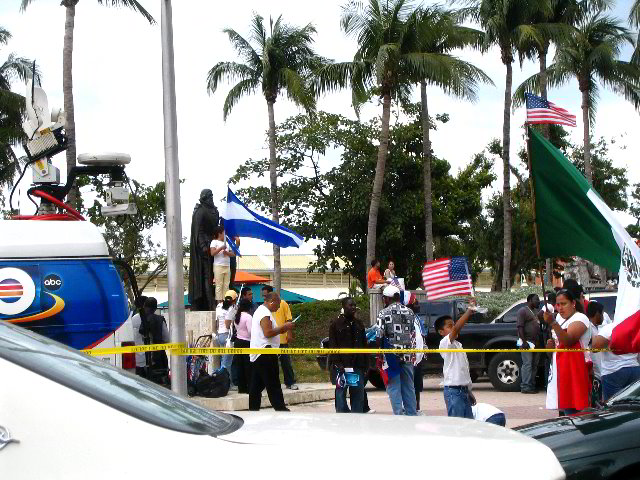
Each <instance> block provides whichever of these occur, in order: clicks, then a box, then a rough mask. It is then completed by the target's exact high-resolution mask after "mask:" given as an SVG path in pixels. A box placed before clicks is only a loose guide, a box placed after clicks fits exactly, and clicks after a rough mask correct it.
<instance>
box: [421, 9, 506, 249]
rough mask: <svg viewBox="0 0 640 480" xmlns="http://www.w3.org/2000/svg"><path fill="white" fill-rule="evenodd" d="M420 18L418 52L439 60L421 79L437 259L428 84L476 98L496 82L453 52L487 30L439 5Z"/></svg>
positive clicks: (429, 238) (427, 201)
mask: <svg viewBox="0 0 640 480" xmlns="http://www.w3.org/2000/svg"><path fill="white" fill-rule="evenodd" d="M416 21H417V23H416V29H417V35H418V51H419V52H421V53H423V54H425V55H428V56H430V57H431V58H432V59H434V60H435V61H434V62H433V63H432V64H431V67H432V68H431V69H430V70H429V71H428V72H427V73H426V75H425V76H424V77H423V78H422V79H421V80H420V100H421V106H422V112H421V113H422V114H421V117H422V157H423V162H424V163H423V177H424V223H425V248H426V254H427V260H433V212H432V201H431V200H432V199H431V155H432V150H431V140H430V139H429V130H430V122H429V106H428V102H427V85H434V86H438V87H440V88H442V89H443V90H444V91H445V92H447V93H449V94H451V95H454V96H456V97H461V98H466V99H469V100H471V101H475V100H476V86H477V84H478V82H486V83H491V84H493V82H492V81H491V79H490V78H489V77H488V76H487V75H486V74H485V73H484V72H483V71H482V70H480V69H478V68H476V67H475V66H473V65H472V64H470V63H468V62H465V61H463V60H460V59H458V58H456V57H454V56H452V55H451V54H450V52H451V51H453V50H455V49H457V48H464V47H466V46H474V47H478V46H480V45H481V44H482V40H483V36H484V32H481V31H479V30H475V29H472V28H467V27H463V26H461V25H459V24H458V18H457V14H456V13H455V12H453V11H446V10H442V8H441V7H438V6H435V7H428V8H424V9H422V10H420V12H419V15H418V16H417V18H416ZM443 67H445V68H443Z"/></svg>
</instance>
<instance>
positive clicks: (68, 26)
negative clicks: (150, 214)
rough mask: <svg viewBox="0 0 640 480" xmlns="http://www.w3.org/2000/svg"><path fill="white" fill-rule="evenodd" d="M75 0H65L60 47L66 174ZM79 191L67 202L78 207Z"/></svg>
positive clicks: (71, 160)
mask: <svg viewBox="0 0 640 480" xmlns="http://www.w3.org/2000/svg"><path fill="white" fill-rule="evenodd" d="M77 3H78V2H77V0H65V1H64V2H63V3H62V5H64V6H65V7H66V19H65V22H64V45H63V47H62V93H63V95H64V114H65V132H66V134H67V138H68V139H69V148H67V151H66V155H67V176H68V175H69V172H70V171H71V169H72V168H73V167H75V166H76V122H75V113H74V109H73V28H74V23H75V16H76V4H77ZM79 197H80V192H79V190H78V188H77V187H74V188H72V189H71V190H70V191H69V194H68V195H67V202H68V203H69V204H70V205H72V206H73V207H75V208H79V206H80V205H79V200H80V198H79Z"/></svg>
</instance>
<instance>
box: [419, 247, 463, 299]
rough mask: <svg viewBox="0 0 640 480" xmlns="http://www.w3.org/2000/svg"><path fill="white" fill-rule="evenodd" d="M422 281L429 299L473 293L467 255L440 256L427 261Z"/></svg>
mask: <svg viewBox="0 0 640 480" xmlns="http://www.w3.org/2000/svg"><path fill="white" fill-rule="evenodd" d="M422 283H423V285H424V289H425V290H426V291H427V299H428V300H437V299H438V298H442V297H447V296H449V295H473V284H472V283H471V275H470V274H469V267H468V264H467V257H451V258H439V259H437V260H433V261H431V262H427V263H425V265H424V268H423V269H422Z"/></svg>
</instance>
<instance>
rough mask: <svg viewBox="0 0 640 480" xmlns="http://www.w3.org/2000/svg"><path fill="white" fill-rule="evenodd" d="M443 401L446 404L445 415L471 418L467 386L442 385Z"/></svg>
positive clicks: (471, 412)
mask: <svg viewBox="0 0 640 480" xmlns="http://www.w3.org/2000/svg"><path fill="white" fill-rule="evenodd" d="M444 403H445V404H446V405H447V415H448V416H450V417H460V418H471V419H473V411H472V410H471V400H470V399H469V389H468V388H467V387H458V386H456V387H447V386H446V385H445V387H444Z"/></svg>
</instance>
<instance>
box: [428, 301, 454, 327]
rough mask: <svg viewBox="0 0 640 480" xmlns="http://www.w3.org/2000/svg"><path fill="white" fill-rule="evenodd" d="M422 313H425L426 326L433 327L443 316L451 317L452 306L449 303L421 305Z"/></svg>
mask: <svg viewBox="0 0 640 480" xmlns="http://www.w3.org/2000/svg"><path fill="white" fill-rule="evenodd" d="M420 313H424V315H425V320H427V319H428V321H426V324H427V325H428V326H429V327H433V323H434V322H435V321H436V319H437V318H438V317H440V316H441V315H451V304H450V303H449V302H426V303H421V304H420Z"/></svg>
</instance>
